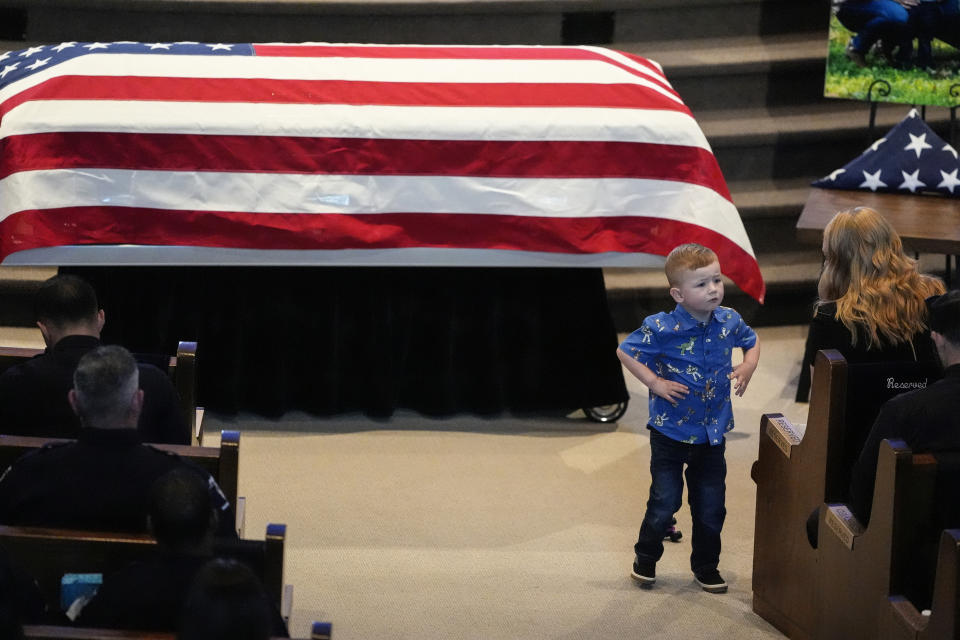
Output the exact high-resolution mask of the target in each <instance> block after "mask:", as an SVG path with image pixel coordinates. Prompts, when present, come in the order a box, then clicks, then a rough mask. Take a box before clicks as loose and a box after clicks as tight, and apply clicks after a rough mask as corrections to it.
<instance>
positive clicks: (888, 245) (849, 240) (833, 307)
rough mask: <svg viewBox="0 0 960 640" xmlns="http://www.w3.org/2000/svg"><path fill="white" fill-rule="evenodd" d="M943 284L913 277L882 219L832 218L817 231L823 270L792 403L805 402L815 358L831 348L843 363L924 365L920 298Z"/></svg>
mask: <svg viewBox="0 0 960 640" xmlns="http://www.w3.org/2000/svg"><path fill="white" fill-rule="evenodd" d="M943 292H944V286H943V282H941V281H940V280H939V279H938V278H936V277H934V276H929V275H926V274H922V273H920V271H919V269H918V267H917V261H916V260H914V259H912V258H910V257H909V256H908V255H906V254H905V253H904V251H903V243H902V242H901V240H900V236H899V235H897V232H896V230H894V228H893V227H891V226H890V223H889V222H887V220H886V219H885V218H884V217H883V216H882V215H880V214H879V213H877V212H876V211H874V210H873V209H870V208H868V207H855V208H853V209H847V210H845V211H840V212H838V213H837V214H836V215H835V216H834V217H833V218H832V219H831V220H830V222H828V223H827V226H826V227H825V228H824V230H823V271H822V272H821V274H820V279H819V281H818V282H817V296H818V300H817V303H816V311H815V314H814V317H813V319H812V320H811V322H810V330H809V333H808V334H807V343H806V347H805V348H804V353H803V361H802V364H801V366H800V380H799V382H798V384H797V396H796V400H797V402H807V400H808V398H809V394H810V378H811V373H812V369H813V362H814V357H815V356H816V355H817V351H820V350H821V349H836V350H838V351H839V352H840V353H841V354H843V357H844V358H846V360H847V362H884V361H888V362H889V361H902V362H929V363H931V364H934V365H935V364H936V358H937V356H936V352H935V351H934V348H933V343H931V341H930V334H929V331H928V330H927V325H926V315H927V310H926V307H925V305H924V300H925V299H926V298H927V297H929V296H932V295H936V294H940V293H943Z"/></svg>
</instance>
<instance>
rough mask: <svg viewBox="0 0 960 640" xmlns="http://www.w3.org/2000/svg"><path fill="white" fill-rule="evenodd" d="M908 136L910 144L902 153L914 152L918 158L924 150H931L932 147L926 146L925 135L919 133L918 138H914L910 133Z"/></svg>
mask: <svg viewBox="0 0 960 640" xmlns="http://www.w3.org/2000/svg"><path fill="white" fill-rule="evenodd" d="M908 135H909V136H910V144H908V145H907V146H905V147H904V148H903V150H904V151H916V152H917V157H918V158H919V157H920V154H921V153H922V152H923V150H924V149H933V145H931V144H927V134H925V133H921V134H920V135H919V136H915V135H913V134H912V133H911V134H908Z"/></svg>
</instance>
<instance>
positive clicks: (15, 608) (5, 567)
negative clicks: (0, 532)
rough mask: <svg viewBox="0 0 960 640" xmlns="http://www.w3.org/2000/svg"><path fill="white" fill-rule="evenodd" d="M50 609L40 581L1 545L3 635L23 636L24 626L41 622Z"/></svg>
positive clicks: (16, 639) (15, 639)
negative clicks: (42, 592)
mask: <svg viewBox="0 0 960 640" xmlns="http://www.w3.org/2000/svg"><path fill="white" fill-rule="evenodd" d="M46 609H47V606H46V603H45V602H44V601H43V596H42V595H41V592H40V587H39V586H37V582H36V580H34V579H33V578H32V577H31V576H29V575H27V573H26V572H24V571H23V570H22V569H21V568H20V567H19V566H17V565H16V563H15V562H14V561H13V559H12V558H11V557H10V555H9V554H8V553H7V550H6V549H3V548H2V547H0V638H4V639H5V640H6V639H7V638H9V639H10V640H19V639H20V638H23V625H24V624H28V623H34V624H36V623H39V622H41V620H42V616H43V615H44V613H45V611H46Z"/></svg>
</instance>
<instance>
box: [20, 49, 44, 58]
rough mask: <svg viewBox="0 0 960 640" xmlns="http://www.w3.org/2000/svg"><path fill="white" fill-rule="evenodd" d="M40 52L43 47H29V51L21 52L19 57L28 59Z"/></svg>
mask: <svg viewBox="0 0 960 640" xmlns="http://www.w3.org/2000/svg"><path fill="white" fill-rule="evenodd" d="M41 51H43V47H30V48H29V49H24V50H23V51H21V52H20V57H21V58H29V57H30V56H32V55H33V54H35V53H40V52H41Z"/></svg>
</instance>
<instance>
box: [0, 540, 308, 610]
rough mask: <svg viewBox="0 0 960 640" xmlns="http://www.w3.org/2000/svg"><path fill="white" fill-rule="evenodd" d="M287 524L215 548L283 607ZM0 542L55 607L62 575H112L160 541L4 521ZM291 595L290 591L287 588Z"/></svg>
mask: <svg viewBox="0 0 960 640" xmlns="http://www.w3.org/2000/svg"><path fill="white" fill-rule="evenodd" d="M285 544H286V525H283V524H269V525H267V530H266V536H265V538H264V539H263V540H223V541H218V543H217V546H216V549H215V553H216V554H217V555H223V556H226V557H233V558H236V559H238V560H241V561H243V562H244V563H246V564H247V565H249V566H250V568H251V569H252V570H253V572H254V573H255V574H256V575H257V576H258V577H259V578H260V580H261V582H262V583H263V587H264V589H265V590H266V592H267V595H268V596H269V597H270V598H271V600H273V602H274V603H275V604H276V606H277V607H278V609H279V610H280V611H281V612H283V611H285V610H286V609H287V608H288V607H287V606H286V603H285V602H284V591H285V590H284V584H283V556H284V547H285ZM0 545H2V546H3V547H4V548H5V549H6V550H7V551H8V552H9V553H10V555H11V557H14V558H16V560H17V563H18V565H19V566H20V567H22V568H23V570H24V571H26V572H27V573H28V574H29V575H32V576H33V577H34V578H36V580H37V583H38V584H39V585H40V590H41V592H42V593H43V596H44V598H46V600H47V602H48V604H50V606H51V607H53V606H56V604H58V603H59V602H60V589H61V579H62V578H63V576H64V574H67V573H81V574H82V573H100V574H104V575H106V574H109V573H113V572H114V571H117V570H119V569H121V568H123V567H124V566H126V565H127V564H130V563H131V562H134V561H136V560H141V559H144V558H146V557H148V556H149V555H150V554H152V553H153V552H154V551H155V549H156V541H155V540H154V539H153V538H152V537H151V536H149V535H147V534H125V533H110V532H92V531H75V530H71V529H48V528H41V527H8V526H2V525H0ZM287 597H289V591H287Z"/></svg>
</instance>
